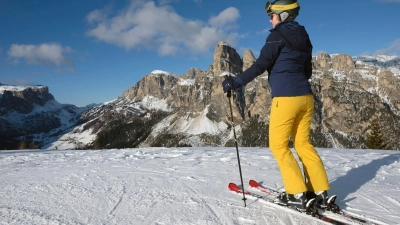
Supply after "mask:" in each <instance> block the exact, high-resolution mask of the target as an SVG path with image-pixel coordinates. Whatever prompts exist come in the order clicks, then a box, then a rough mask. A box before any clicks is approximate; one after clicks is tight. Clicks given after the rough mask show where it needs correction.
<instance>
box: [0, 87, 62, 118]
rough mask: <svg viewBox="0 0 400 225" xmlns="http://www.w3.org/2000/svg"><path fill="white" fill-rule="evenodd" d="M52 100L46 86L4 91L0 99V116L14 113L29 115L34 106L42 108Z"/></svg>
mask: <svg viewBox="0 0 400 225" xmlns="http://www.w3.org/2000/svg"><path fill="white" fill-rule="evenodd" d="M50 100H54V97H53V95H52V94H50V93H49V89H48V87H46V86H35V87H27V88H24V89H21V90H19V89H15V90H13V89H12V88H10V90H4V91H3V93H2V97H1V99H0V115H4V114H6V113H7V112H10V111H15V112H18V113H22V114H27V113H30V112H31V111H32V110H33V108H34V105H35V104H36V105H40V106H44V105H45V104H46V103H47V102H48V101H50Z"/></svg>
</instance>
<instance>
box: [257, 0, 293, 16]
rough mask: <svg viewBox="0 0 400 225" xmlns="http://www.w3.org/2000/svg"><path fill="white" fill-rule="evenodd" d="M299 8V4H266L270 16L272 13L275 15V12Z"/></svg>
mask: <svg viewBox="0 0 400 225" xmlns="http://www.w3.org/2000/svg"><path fill="white" fill-rule="evenodd" d="M298 7H300V6H299V3H298V2H295V3H292V4H289V5H274V2H267V4H265V11H266V12H267V14H268V15H271V14H272V13H274V12H273V11H285V10H290V9H295V8H298Z"/></svg>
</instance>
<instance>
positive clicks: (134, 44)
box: [86, 1, 240, 55]
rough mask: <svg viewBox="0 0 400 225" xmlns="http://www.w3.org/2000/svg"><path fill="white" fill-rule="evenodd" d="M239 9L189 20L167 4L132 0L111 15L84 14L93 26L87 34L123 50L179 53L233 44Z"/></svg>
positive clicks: (206, 51) (202, 51) (236, 35)
mask: <svg viewBox="0 0 400 225" xmlns="http://www.w3.org/2000/svg"><path fill="white" fill-rule="evenodd" d="M239 16H240V15H239V11H238V10H237V9H236V8H233V7H230V8H227V9H226V10H224V11H222V12H221V13H220V14H219V15H217V16H215V17H211V18H210V19H209V20H208V22H205V21H201V20H188V19H185V18H183V17H182V16H180V15H178V14H177V13H176V12H175V11H174V9H173V8H172V7H170V6H168V5H162V6H157V5H156V4H155V3H154V2H153V1H147V2H145V1H132V2H131V4H130V5H129V6H128V7H127V8H126V9H125V10H123V11H119V12H118V13H117V14H114V15H113V16H108V15H106V13H105V12H102V11H101V10H94V11H93V12H91V13H89V14H88V15H87V18H86V19H87V21H88V23H91V24H93V25H94V27H93V28H92V29H90V30H88V31H87V32H86V34H87V35H89V36H91V37H94V38H96V39H97V40H99V41H103V42H106V43H109V44H113V45H117V46H119V47H122V48H124V49H126V50H130V49H133V48H137V49H140V48H149V49H156V50H157V51H158V53H159V54H160V55H175V54H178V53H187V52H191V53H208V52H209V50H210V49H211V48H214V47H215V46H216V45H217V44H218V42H219V41H225V42H227V43H229V44H231V45H234V44H235V43H236V39H237V38H238V34H237V33H234V32H231V30H232V29H234V28H236V27H237V25H236V21H237V19H238V18H239Z"/></svg>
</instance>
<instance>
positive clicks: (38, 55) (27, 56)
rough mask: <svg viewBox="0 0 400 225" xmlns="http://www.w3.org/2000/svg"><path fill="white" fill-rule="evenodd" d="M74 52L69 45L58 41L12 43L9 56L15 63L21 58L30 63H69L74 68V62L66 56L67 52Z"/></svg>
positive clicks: (58, 64) (55, 64) (62, 64)
mask: <svg viewBox="0 0 400 225" xmlns="http://www.w3.org/2000/svg"><path fill="white" fill-rule="evenodd" d="M70 52H72V49H71V48H70V47H68V46H66V47H63V46H61V45H60V44H57V43H44V44H40V45H18V44H12V45H11V47H10V49H9V50H8V52H7V53H8V56H9V57H10V58H12V59H14V62H15V63H19V60H20V59H23V60H25V62H26V63H28V64H36V65H53V66H57V67H59V66H64V65H67V66H69V67H71V68H72V69H73V70H74V69H75V66H74V62H73V61H72V60H71V59H69V58H68V57H66V56H65V54H66V53H70Z"/></svg>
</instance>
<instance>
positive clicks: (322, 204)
mask: <svg viewBox="0 0 400 225" xmlns="http://www.w3.org/2000/svg"><path fill="white" fill-rule="evenodd" d="M307 197H311V198H315V205H316V206H317V207H318V208H320V209H323V210H325V211H331V212H334V213H338V212H339V211H340V208H339V206H338V205H336V204H335V200H336V197H337V196H336V195H332V196H330V197H328V192H327V191H320V192H315V193H314V192H307Z"/></svg>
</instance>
